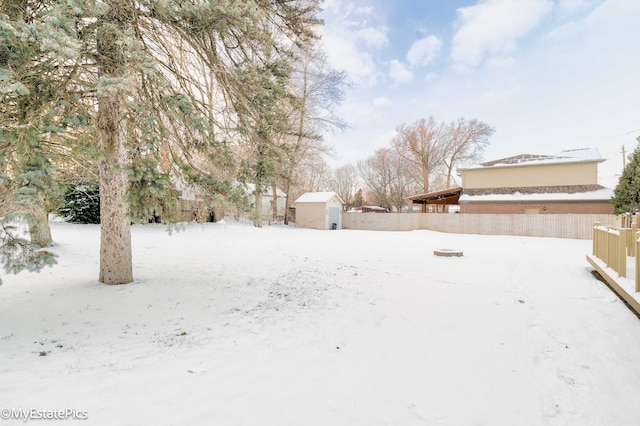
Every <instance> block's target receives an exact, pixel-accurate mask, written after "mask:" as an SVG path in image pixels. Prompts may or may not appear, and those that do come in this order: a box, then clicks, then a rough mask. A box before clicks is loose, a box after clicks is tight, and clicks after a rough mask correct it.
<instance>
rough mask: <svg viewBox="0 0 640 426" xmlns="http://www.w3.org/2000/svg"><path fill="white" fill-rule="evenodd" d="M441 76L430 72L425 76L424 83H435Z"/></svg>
mask: <svg viewBox="0 0 640 426" xmlns="http://www.w3.org/2000/svg"><path fill="white" fill-rule="evenodd" d="M439 77H440V76H439V75H438V73H435V72H430V73H428V74H427V75H425V76H424V81H435V80H437V79H438V78H439Z"/></svg>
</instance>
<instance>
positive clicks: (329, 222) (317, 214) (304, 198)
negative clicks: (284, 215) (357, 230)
mask: <svg viewBox="0 0 640 426" xmlns="http://www.w3.org/2000/svg"><path fill="white" fill-rule="evenodd" d="M294 204H295V206H296V227H298V228H312V229H342V205H343V204H344V202H343V201H342V199H341V198H340V197H339V196H338V194H336V193H335V192H305V193H304V194H302V195H301V196H300V198H298V199H297V200H296V201H295V202H294Z"/></svg>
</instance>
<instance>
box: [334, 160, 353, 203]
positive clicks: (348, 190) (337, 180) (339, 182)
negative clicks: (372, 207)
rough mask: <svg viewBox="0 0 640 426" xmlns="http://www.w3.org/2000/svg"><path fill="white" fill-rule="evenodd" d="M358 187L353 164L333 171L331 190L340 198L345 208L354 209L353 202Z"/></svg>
mask: <svg viewBox="0 0 640 426" xmlns="http://www.w3.org/2000/svg"><path fill="white" fill-rule="evenodd" d="M358 187H359V179H358V171H357V170H356V167H355V166H354V165H353V164H347V165H344V166H342V167H338V168H337V169H336V170H334V172H333V179H332V181H331V188H332V190H333V191H334V192H335V193H336V194H338V195H339V196H340V198H342V201H344V202H345V204H346V205H347V207H355V205H354V200H355V195H356V192H357V191H358Z"/></svg>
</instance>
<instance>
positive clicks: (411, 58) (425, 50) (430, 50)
mask: <svg viewBox="0 0 640 426" xmlns="http://www.w3.org/2000/svg"><path fill="white" fill-rule="evenodd" d="M441 47H442V41H441V40H440V39H439V38H438V37H436V36H434V35H430V36H427V37H425V38H423V39H420V40H418V41H416V42H415V43H413V44H412V45H411V48H410V49H409V53H407V61H408V62H409V64H411V65H412V66H424V65H428V64H430V63H431V62H432V61H433V59H434V58H435V57H436V55H437V54H438V53H439V52H440V48H441Z"/></svg>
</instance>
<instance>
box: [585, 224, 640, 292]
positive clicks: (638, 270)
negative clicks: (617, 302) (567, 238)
mask: <svg viewBox="0 0 640 426" xmlns="http://www.w3.org/2000/svg"><path fill="white" fill-rule="evenodd" d="M638 253H640V235H639V234H638V228H637V224H636V223H633V224H631V227H630V228H613V227H610V226H602V225H600V223H598V222H595V223H594V226H593V256H595V257H597V258H598V259H600V260H601V261H602V262H604V263H605V264H606V265H607V267H609V268H611V269H613V270H614V271H615V272H616V273H617V274H618V276H619V277H626V276H627V257H634V258H635V259H634V260H635V264H634V266H635V268H634V269H635V277H633V279H635V291H636V292H640V256H637V254H638Z"/></svg>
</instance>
